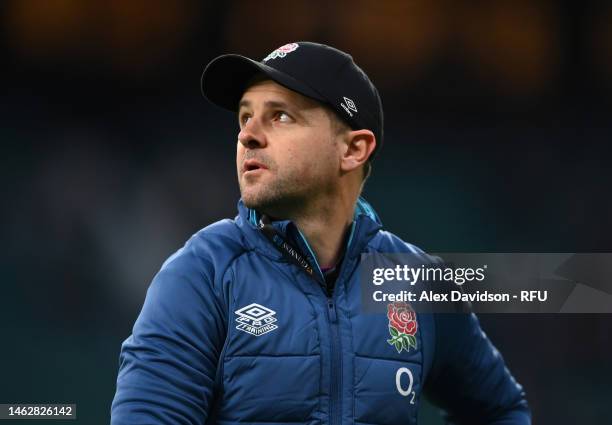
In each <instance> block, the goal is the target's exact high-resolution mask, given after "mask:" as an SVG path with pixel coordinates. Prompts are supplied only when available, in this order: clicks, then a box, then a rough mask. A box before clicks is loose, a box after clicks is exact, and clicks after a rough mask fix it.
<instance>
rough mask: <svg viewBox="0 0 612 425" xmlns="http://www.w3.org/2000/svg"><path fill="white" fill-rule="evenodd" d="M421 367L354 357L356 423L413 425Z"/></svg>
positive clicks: (414, 422) (418, 394)
mask: <svg viewBox="0 0 612 425" xmlns="http://www.w3.org/2000/svg"><path fill="white" fill-rule="evenodd" d="M420 379H421V365H420V364H417V363H411V362H405V361H399V360H388V359H374V358H368V357H359V356H356V357H355V392H354V415H355V423H365V424H381V425H385V424H389V425H392V424H398V423H402V424H416V420H417V411H418V402H419V398H420V397H419V396H420V392H421V381H420Z"/></svg>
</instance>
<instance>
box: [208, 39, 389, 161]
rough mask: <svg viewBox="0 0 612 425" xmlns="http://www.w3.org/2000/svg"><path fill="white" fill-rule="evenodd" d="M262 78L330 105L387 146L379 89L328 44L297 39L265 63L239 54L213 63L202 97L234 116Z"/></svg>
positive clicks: (276, 52) (359, 128)
mask: <svg viewBox="0 0 612 425" xmlns="http://www.w3.org/2000/svg"><path fill="white" fill-rule="evenodd" d="M259 73H261V74H264V75H266V76H267V77H268V78H270V79H271V80H273V81H275V82H277V83H278V84H280V85H282V86H285V87H287V88H288V89H290V90H293V91H295V92H298V93H300V94H302V95H304V96H306V97H309V98H311V99H314V100H317V101H319V102H321V103H324V104H326V105H327V106H329V107H331V109H333V110H334V111H335V112H336V114H337V115H338V116H339V117H340V118H341V119H343V120H344V121H345V122H346V123H347V124H348V125H349V126H350V127H351V128H352V129H353V130H361V129H368V130H370V131H372V133H374V136H376V149H375V151H374V152H373V153H372V156H371V157H370V158H373V157H374V155H375V154H376V153H377V152H378V150H379V149H380V147H381V146H382V142H383V109H382V103H381V101H380V95H379V94H378V90H377V89H376V87H375V86H374V84H372V82H371V81H370V79H369V78H368V76H367V75H366V73H365V72H363V70H362V69H361V68H360V67H359V66H357V64H355V62H354V61H353V58H352V57H351V56H350V55H349V54H347V53H345V52H343V51H340V50H338V49H335V48H333V47H330V46H327V45H325V44H318V43H311V42H307V41H299V42H297V43H289V44H285V45H284V46H281V47H279V48H278V49H276V50H274V51H273V52H272V53H270V54H269V55H268V56H266V57H265V58H263V59H262V60H261V61H256V60H253V59H249V58H247V57H245V56H241V55H234V54H230V55H222V56H219V57H217V58H215V59H213V60H212V61H211V62H210V63H209V64H208V65H207V66H206V69H204V73H203V74H202V81H201V88H202V94H203V95H204V97H206V98H207V99H208V100H209V101H210V102H212V103H214V104H215V105H217V106H220V107H222V108H224V109H228V110H230V111H234V112H236V111H237V110H238V103H239V102H240V99H241V98H242V94H243V93H244V91H245V90H246V88H247V84H248V82H249V81H250V80H251V78H253V77H254V76H255V75H256V74H259Z"/></svg>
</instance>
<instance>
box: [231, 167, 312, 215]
mask: <svg viewBox="0 0 612 425" xmlns="http://www.w3.org/2000/svg"><path fill="white" fill-rule="evenodd" d="M240 194H241V196H242V202H243V203H244V205H245V206H247V207H248V208H252V209H255V210H257V211H259V212H261V213H264V214H268V215H271V216H274V217H278V218H284V217H282V216H283V215H286V214H288V213H289V211H291V210H292V209H295V208H299V206H300V205H302V204H303V203H304V202H305V201H306V199H307V197H308V190H307V189H306V188H304V182H303V181H300V179H299V178H297V176H277V177H276V178H275V179H274V180H273V181H271V182H266V183H264V182H255V183H249V182H244V181H243V180H242V179H241V180H240Z"/></svg>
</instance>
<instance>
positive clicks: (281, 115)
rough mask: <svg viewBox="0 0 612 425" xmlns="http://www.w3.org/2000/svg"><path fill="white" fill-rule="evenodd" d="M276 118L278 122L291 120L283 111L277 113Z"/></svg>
mask: <svg viewBox="0 0 612 425" xmlns="http://www.w3.org/2000/svg"><path fill="white" fill-rule="evenodd" d="M276 116H277V118H278V120H279V121H280V122H289V121H291V117H290V116H289V115H287V114H286V113H285V112H279V113H278V114H277V115H276Z"/></svg>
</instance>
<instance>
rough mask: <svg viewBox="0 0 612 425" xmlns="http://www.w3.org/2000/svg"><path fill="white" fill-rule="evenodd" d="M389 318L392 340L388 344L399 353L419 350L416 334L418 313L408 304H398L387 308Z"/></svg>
mask: <svg viewBox="0 0 612 425" xmlns="http://www.w3.org/2000/svg"><path fill="white" fill-rule="evenodd" d="M387 318H388V319H389V333H390V334H391V339H388V340H387V342H388V343H389V344H390V345H392V346H394V347H395V349H396V350H397V352H398V353H401V352H402V350H406V351H410V348H414V349H415V350H416V348H417V339H416V336H415V335H416V332H417V329H418V324H417V320H416V313H415V312H414V310H413V309H412V307H410V306H409V305H408V304H406V303H404V302H396V303H392V304H389V305H388V306H387Z"/></svg>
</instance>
